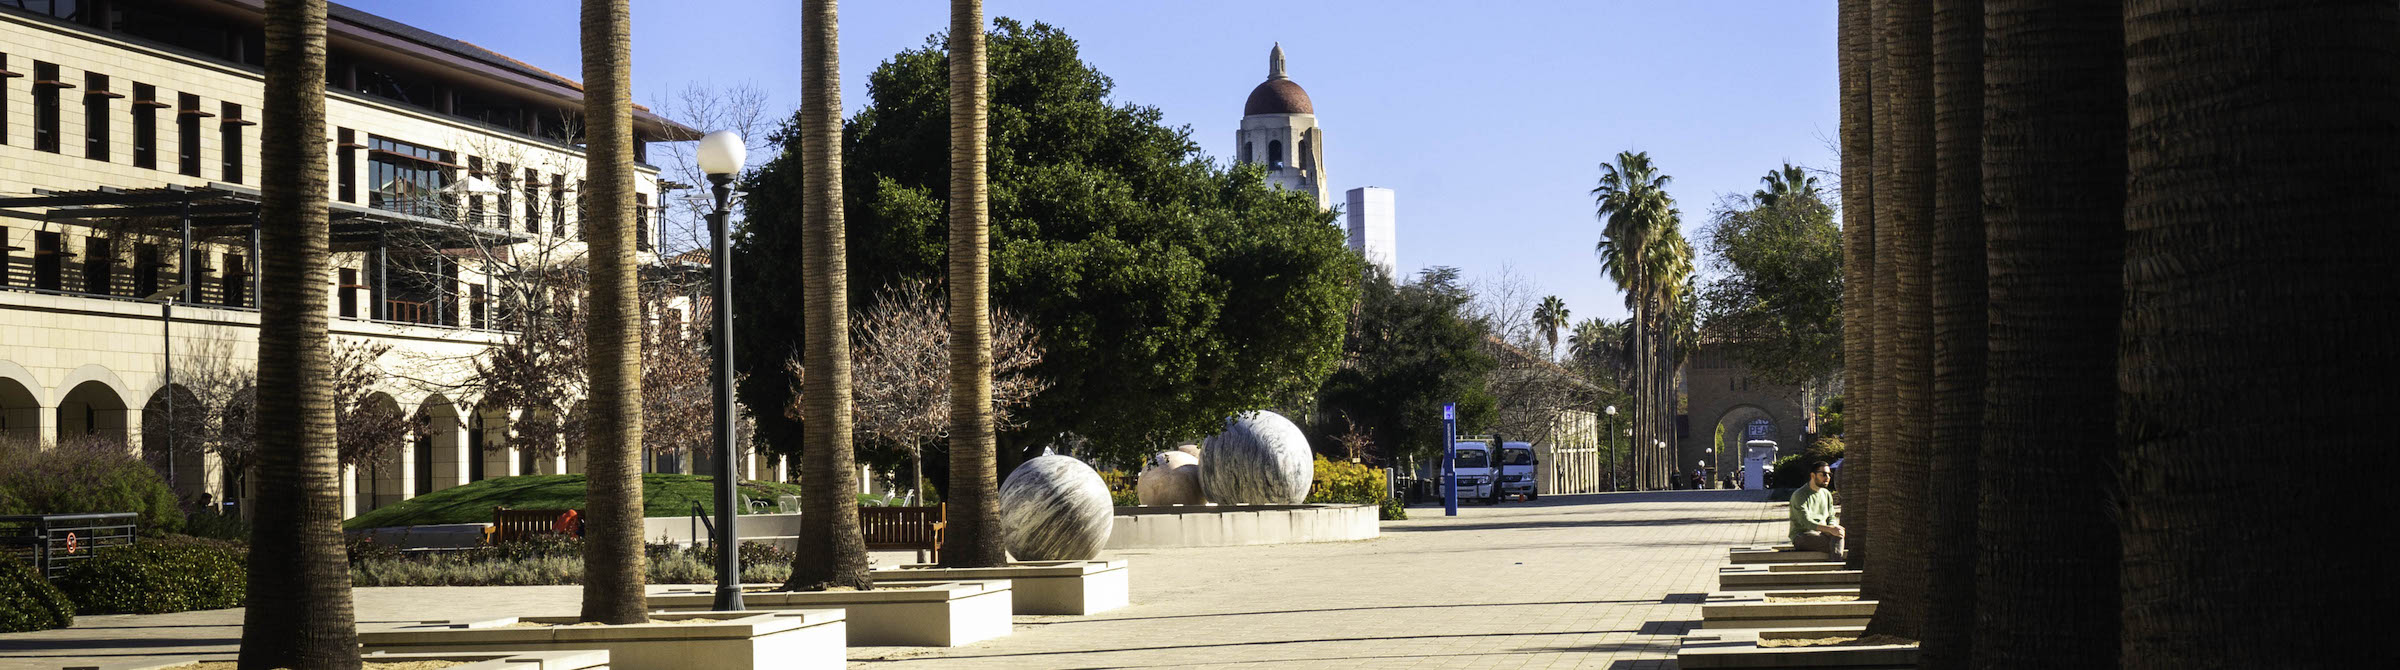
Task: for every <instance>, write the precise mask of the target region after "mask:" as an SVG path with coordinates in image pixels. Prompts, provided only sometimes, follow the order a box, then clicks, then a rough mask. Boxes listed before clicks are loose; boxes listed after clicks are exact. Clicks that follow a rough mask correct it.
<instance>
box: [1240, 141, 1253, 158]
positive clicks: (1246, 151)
mask: <svg viewBox="0 0 2400 670" xmlns="http://www.w3.org/2000/svg"><path fill="white" fill-rule="evenodd" d="M1255 144H1256V143H1253V142H1243V143H1242V160H1241V162H1243V163H1249V162H1251V160H1252V159H1251V158H1250V147H1252V146H1254V145H1255Z"/></svg>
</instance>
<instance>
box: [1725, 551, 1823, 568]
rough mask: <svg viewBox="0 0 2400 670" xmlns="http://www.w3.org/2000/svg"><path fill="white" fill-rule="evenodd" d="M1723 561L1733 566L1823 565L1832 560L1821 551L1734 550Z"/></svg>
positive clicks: (1727, 553)
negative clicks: (1770, 564)
mask: <svg viewBox="0 0 2400 670" xmlns="http://www.w3.org/2000/svg"><path fill="white" fill-rule="evenodd" d="M1725 559H1726V560H1727V561H1730V562H1732V563H1733V564H1734V565H1757V564H1762V563H1824V562H1827V561H1831V560H1833V555H1832V554H1827V553H1825V552H1822V551H1779V550H1775V549H1756V548H1753V549H1735V550H1733V551H1729V552H1726V554H1725Z"/></svg>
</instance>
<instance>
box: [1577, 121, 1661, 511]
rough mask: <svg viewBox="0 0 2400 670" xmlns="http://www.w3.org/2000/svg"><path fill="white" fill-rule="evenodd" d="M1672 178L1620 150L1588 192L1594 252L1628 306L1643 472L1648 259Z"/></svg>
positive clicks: (1649, 338) (1647, 415) (1647, 424)
mask: <svg viewBox="0 0 2400 670" xmlns="http://www.w3.org/2000/svg"><path fill="white" fill-rule="evenodd" d="M1671 181H1673V178H1671V177H1668V176H1666V175H1663V174H1659V172H1658V169H1657V168H1656V167H1654V166H1652V165H1651V163H1650V154H1648V153H1645V152H1635V151H1625V152H1620V153H1618V154H1617V157H1616V162H1615V163H1614V164H1602V165H1601V166H1600V184H1599V185H1598V186H1596V187H1594V188H1593V189H1592V191H1591V193H1592V198H1593V201H1594V202H1595V204H1596V211H1595V212H1594V214H1595V215H1597V216H1598V217H1599V218H1600V220H1601V222H1602V231H1601V236H1600V241H1599V243H1598V244H1597V245H1596V246H1595V248H1594V251H1596V252H1597V253H1598V254H1599V255H1600V266H1601V269H1602V270H1603V271H1605V272H1607V273H1608V276H1609V279H1610V280H1611V281H1614V282H1616V284H1617V286H1619V287H1622V288H1624V289H1625V301H1626V306H1628V307H1630V308H1632V309H1633V323H1634V332H1635V337H1634V350H1635V355H1634V387H1635V388H1637V389H1640V391H1638V392H1637V393H1636V395H1635V397H1636V398H1639V399H1640V400H1639V401H1637V402H1635V403H1634V406H1633V410H1634V411H1633V414H1634V417H1633V418H1634V421H1633V422H1632V424H1631V425H1632V426H1633V430H1634V436H1633V444H1634V445H1635V446H1636V447H1637V448H1635V449H1633V450H1632V453H1633V454H1634V459H1633V460H1634V462H1635V464H1636V470H1635V472H1637V473H1641V472H1647V471H1648V468H1647V467H1646V466H1647V464H1648V463H1649V462H1650V460H1653V459H1651V458H1650V452H1651V451H1652V450H1651V449H1648V448H1644V445H1648V444H1650V442H1651V440H1653V439H1656V438H1655V437H1653V435H1654V434H1655V433H1656V432H1657V431H1656V424H1657V422H1658V420H1657V416H1658V408H1657V406H1656V405H1655V403H1656V395H1655V389H1656V388H1657V386H1658V385H1657V383H1656V381H1655V376H1656V375H1655V370H1656V368H1657V367H1658V366H1657V364H1656V359H1657V356H1656V353H1655V352H1656V349H1657V339H1656V337H1655V334H1656V332H1657V330H1656V326H1657V322H1656V319H1655V317H1654V315H1653V312H1654V311H1655V310H1654V306H1655V304H1656V297H1657V296H1656V293H1657V291H1658V289H1657V288H1656V285H1655V284H1654V283H1653V282H1654V281H1655V280H1656V278H1657V277H1656V270H1655V269H1654V267H1653V262H1652V261H1653V256H1655V255H1657V254H1658V252H1659V250H1658V245H1659V244H1660V240H1662V239H1664V238H1665V237H1666V233H1667V231H1672V230H1674V229H1675V216H1676V212H1675V200H1674V198H1672V197H1669V196H1668V195H1667V191H1666V187H1667V184H1668V183H1669V182H1671Z"/></svg>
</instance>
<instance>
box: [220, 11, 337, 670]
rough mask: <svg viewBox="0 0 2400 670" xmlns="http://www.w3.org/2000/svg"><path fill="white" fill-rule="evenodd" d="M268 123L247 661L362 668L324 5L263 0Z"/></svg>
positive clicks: (319, 669) (262, 156)
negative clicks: (348, 489)
mask: <svg viewBox="0 0 2400 670" xmlns="http://www.w3.org/2000/svg"><path fill="white" fill-rule="evenodd" d="M265 22H266V38H267V42H266V91H265V99H264V102H265V104H263V105H261V106H260V110H259V111H260V112H261V114H262V115H263V117H264V118H263V119H262V120H263V121H264V124H263V125H261V126H260V127H259V131H260V133H259V135H260V137H259V176H260V181H259V184H260V188H259V191H260V194H259V195H260V197H259V208H258V210H259V231H258V245H259V251H260V253H259V261H260V263H259V282H260V284H259V290H260V291H262V292H263V293H264V295H262V296H260V297H261V298H262V300H260V301H259V325H258V398H257V402H258V412H259V413H260V415H261V416H271V417H279V420H275V421H260V422H258V433H257V434H258V437H257V439H258V452H259V460H258V464H259V465H258V469H259V475H260V476H259V487H258V505H257V509H256V513H257V516H256V517H255V523H256V530H255V531H253V532H252V535H251V548H252V551H251V552H250V591H249V594H250V595H249V597H248V598H247V603H248V609H247V610H245V611H243V613H242V650H241V667H243V668H245V669H257V670H264V669H265V668H300V669H302V670H323V669H328V668H340V669H350V668H357V667H359V662H358V627H357V624H356V623H354V615H353V611H352V609H351V604H350V564H349V561H348V559H347V558H345V557H344V555H343V550H342V531H341V520H342V517H343V514H342V493H341V491H342V487H341V483H340V474H339V473H340V472H341V465H340V463H339V456H338V455H337V454H336V451H335V449H334V433H333V430H334V429H333V388H332V382H331V381H330V380H331V379H332V378H333V356H332V351H331V350H329V349H328V348H327V344H326V343H327V342H329V341H330V340H329V336H328V334H327V332H326V326H327V323H326V316H325V315H326V302H327V300H328V298H329V292H330V291H329V289H328V287H327V286H326V284H325V280H326V277H328V276H329V275H331V274H332V266H333V253H332V249H331V239H330V238H329V236H328V234H329V231H328V228H327V219H326V212H325V208H326V204H325V203H326V200H327V194H326V178H325V169H326V164H327V163H326V156H325V2H324V0H270V1H269V2H268V3H267V5H266V16H265Z"/></svg>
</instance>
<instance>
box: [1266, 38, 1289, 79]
mask: <svg viewBox="0 0 2400 670" xmlns="http://www.w3.org/2000/svg"><path fill="white" fill-rule="evenodd" d="M1267 78H1268V79H1290V78H1291V77H1288V76H1285V75H1284V74H1283V43H1282V42H1276V43H1275V50H1274V51H1272V52H1269V53H1268V54H1267Z"/></svg>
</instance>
